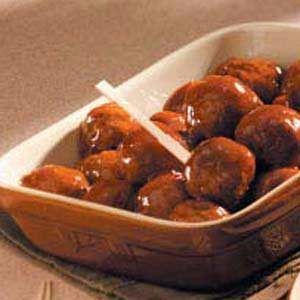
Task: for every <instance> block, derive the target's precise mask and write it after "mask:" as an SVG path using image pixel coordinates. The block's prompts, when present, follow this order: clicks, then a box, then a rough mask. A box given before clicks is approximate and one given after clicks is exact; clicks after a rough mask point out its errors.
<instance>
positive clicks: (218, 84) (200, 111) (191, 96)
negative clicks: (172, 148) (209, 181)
mask: <svg viewBox="0 0 300 300" xmlns="http://www.w3.org/2000/svg"><path fill="white" fill-rule="evenodd" d="M185 105H186V109H185V118H186V122H187V127H188V133H189V136H190V137H191V139H192V140H194V141H197V140H198V141H199V140H201V139H203V137H205V138H210V137H214V136H226V137H232V136H233V135H234V129H235V127H236V125H237V124H238V122H239V120H240V119H241V118H242V117H243V116H244V115H245V114H247V113H248V112H250V111H251V110H253V109H255V108H257V107H258V106H260V105H262V102H261V101H260V99H259V98H258V97H257V95H256V94H255V93H254V92H253V91H252V90H251V89H250V88H249V87H247V86H245V85H244V84H243V83H242V82H241V81H239V80H238V79H236V78H234V77H231V76H216V75H215V76H213V75H212V76H207V77H205V78H204V79H203V80H200V81H195V82H193V84H192V85H191V86H190V87H189V89H188V91H187V95H186V98H185Z"/></svg>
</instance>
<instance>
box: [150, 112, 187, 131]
mask: <svg viewBox="0 0 300 300" xmlns="http://www.w3.org/2000/svg"><path fill="white" fill-rule="evenodd" d="M150 120H151V121H155V122H159V123H163V124H165V125H166V126H168V127H169V128H170V129H172V130H173V131H175V132H177V133H179V134H184V133H185V132H186V131H187V128H186V123H185V119H184V117H183V114H182V113H178V112H174V111H166V110H165V111H160V112H158V113H156V114H154V115H153V116H152V117H151V119H150Z"/></svg>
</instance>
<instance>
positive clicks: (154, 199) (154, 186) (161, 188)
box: [135, 172, 187, 219]
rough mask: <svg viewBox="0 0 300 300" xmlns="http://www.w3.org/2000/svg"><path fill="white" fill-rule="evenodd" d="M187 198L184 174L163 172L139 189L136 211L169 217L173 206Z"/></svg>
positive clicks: (158, 216)
mask: <svg viewBox="0 0 300 300" xmlns="http://www.w3.org/2000/svg"><path fill="white" fill-rule="evenodd" d="M186 198H187V193H186V191H185V187H184V177H183V175H182V174H181V173H177V172H170V173H167V174H162V175H159V176H157V177H155V178H154V179H152V180H151V181H149V182H148V183H147V184H146V185H144V186H143V187H142V188H141V189H140V190H139V192H138V195H137V197H136V201H135V211H136V212H138V213H141V214H144V215H147V216H152V217H157V218H162V219H168V218H169V214H170V213H171V211H172V210H173V208H174V207H175V206H176V205H177V204H178V203H179V202H181V201H183V200H184V199H186Z"/></svg>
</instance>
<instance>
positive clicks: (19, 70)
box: [0, 0, 300, 300]
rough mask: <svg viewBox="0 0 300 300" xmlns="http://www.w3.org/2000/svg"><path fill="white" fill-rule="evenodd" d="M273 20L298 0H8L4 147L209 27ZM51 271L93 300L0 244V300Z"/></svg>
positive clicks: (1, 6) (0, 128)
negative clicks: (100, 86) (105, 83)
mask: <svg viewBox="0 0 300 300" xmlns="http://www.w3.org/2000/svg"><path fill="white" fill-rule="evenodd" d="M271 20H272V21H296V22H297V21H300V1H299V0H223V1H222V0H210V1H205V0H187V1H183V0H85V1H82V0H68V1H55V0H27V1H26V0H2V1H1V2H0V120H1V122H0V141H1V142H0V153H4V152H5V151H7V150H8V149H9V148H10V147H12V146H14V145H16V144H18V143H19V142H20V141H21V140H24V139H25V138H27V137H29V136H31V135H32V134H34V133H36V132H38V131H39V130H41V129H43V128H45V127H47V126H48V125H50V124H51V123H53V122H54V121H57V120H58V119H60V118H61V117H63V116H65V115H67V114H68V113H70V112H72V111H74V110H76V109H77V108H79V107H81V106H83V105H84V104H86V103H88V102H89V101H90V100H92V99H94V98H96V96H97V93H96V91H95V90H94V88H93V85H94V84H95V83H96V82H98V81H99V80H100V79H102V78H103V77H105V78H107V79H109V80H110V81H112V82H113V83H115V84H119V83H121V82H122V81H124V80H126V79H127V78H129V77H131V76H132V75H134V74H135V73H137V72H139V71H141V70H143V69H144V68H145V67H147V66H149V65H151V64H152V63H153V62H155V61H156V60H157V59H159V58H161V57H163V56H165V55H166V54H168V53H170V52H172V51H173V50H176V49H177V48H178V47H180V46H183V45H184V44H186V43H188V42H190V41H192V40H193V39H195V38H198V37H200V36H201V35H203V34H204V33H206V32H209V31H212V30H214V29H217V28H220V27H223V26H227V25H231V24H234V23H240V22H248V21H271ZM299 57H300V54H299ZM24 159H26V157H25V158H24ZM8 262H9V264H8ZM8 265H9V268H8V267H7V266H8ZM23 267H24V270H23V269H22V268H23ZM47 276H48V277H51V276H54V277H55V278H56V280H57V281H59V282H60V288H61V291H62V294H63V293H64V294H63V295H64V296H63V297H62V298H61V299H73V298H74V297H75V296H74V295H79V294H80V296H76V297H77V298H78V299H90V298H89V297H91V296H88V295H87V294H85V292H82V291H80V290H78V289H75V288H71V287H70V284H69V283H68V282H67V281H65V280H61V279H59V278H58V277H56V275H53V274H52V273H51V272H50V271H48V270H47V269H46V270H44V269H43V268H42V267H41V265H35V264H34V263H33V262H32V261H30V260H28V258H26V256H24V255H23V254H22V252H20V251H17V250H15V249H14V248H13V247H12V246H10V245H8V244H6V243H5V242H3V241H1V242H0V278H1V279H0V298H1V299H4V300H6V299H9V300H11V299H24V300H26V299H32V295H33V293H34V290H35V289H36V288H37V287H36V286H35V285H36V284H37V278H39V277H43V278H46V277H47ZM3 278H4V279H3ZM14 278H17V279H18V280H14ZM68 293H69V294H68ZM76 293H77V294H76ZM78 293H79V294H78ZM83 295H85V296H83ZM30 297H31V298H30ZM58 299H60V298H58ZM153 299H162V298H161V297H160V296H157V297H156V298H155V297H154V296H153ZM195 299H196V298H195ZM197 299H198V298H197ZM266 299H267V298H266Z"/></svg>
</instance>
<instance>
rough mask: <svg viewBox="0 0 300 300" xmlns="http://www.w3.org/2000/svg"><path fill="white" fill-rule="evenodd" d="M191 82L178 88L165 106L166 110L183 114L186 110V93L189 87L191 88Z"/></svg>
mask: <svg viewBox="0 0 300 300" xmlns="http://www.w3.org/2000/svg"><path fill="white" fill-rule="evenodd" d="M190 84H191V83H190V82H188V83H186V84H184V85H183V86H181V87H180V88H178V89H177V90H176V91H175V92H174V93H173V94H172V95H171V96H170V97H169V99H168V100H167V102H166V103H165V105H164V108H163V109H164V110H169V111H175V112H183V110H184V99H185V96H186V92H187V89H188V87H189V86H190Z"/></svg>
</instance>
